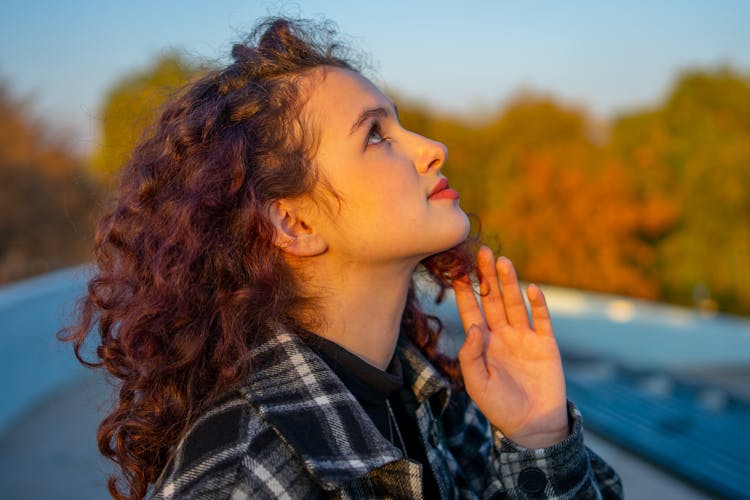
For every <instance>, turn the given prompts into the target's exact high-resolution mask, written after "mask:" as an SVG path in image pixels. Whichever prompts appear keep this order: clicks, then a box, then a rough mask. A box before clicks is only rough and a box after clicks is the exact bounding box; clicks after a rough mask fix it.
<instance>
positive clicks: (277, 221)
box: [268, 199, 328, 257]
mask: <svg viewBox="0 0 750 500" xmlns="http://www.w3.org/2000/svg"><path fill="white" fill-rule="evenodd" d="M308 205H309V203H308V202H304V201H302V200H288V199H282V200H276V201H274V202H273V203H272V204H271V207H270V209H269V214H268V215H269V217H270V219H271V222H272V223H273V226H274V229H275V231H276V234H275V237H274V243H275V245H276V246H277V247H279V248H280V249H281V250H282V251H283V252H285V253H288V254H289V255H294V256H295V257H313V256H315V255H320V254H322V253H324V252H325V251H326V250H327V249H328V245H327V244H326V242H325V240H324V239H323V238H322V237H321V235H319V234H318V233H317V232H316V231H315V228H314V227H313V226H312V225H311V224H310V223H309V222H308V221H307V220H306V219H308V217H307V215H308V211H309V208H308Z"/></svg>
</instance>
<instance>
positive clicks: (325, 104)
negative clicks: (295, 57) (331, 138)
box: [304, 66, 393, 131]
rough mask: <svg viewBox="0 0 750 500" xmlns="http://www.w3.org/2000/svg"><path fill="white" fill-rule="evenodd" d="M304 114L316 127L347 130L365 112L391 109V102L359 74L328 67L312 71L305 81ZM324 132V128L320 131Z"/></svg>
mask: <svg viewBox="0 0 750 500" xmlns="http://www.w3.org/2000/svg"><path fill="white" fill-rule="evenodd" d="M308 84H309V91H308V92H309V94H308V99H307V102H306V103H305V106H304V108H305V112H306V113H307V114H308V115H309V116H310V117H311V118H313V120H314V121H316V122H318V123H324V124H327V125H330V126H335V127H336V128H338V127H339V126H345V127H347V131H348V129H349V127H351V126H352V123H353V121H354V120H356V118H357V117H358V116H359V115H360V114H361V113H362V112H363V111H365V110H367V109H373V108H378V107H383V108H386V109H391V108H392V107H393V104H392V103H391V101H390V100H389V99H388V98H387V97H386V96H385V95H384V94H383V93H382V92H381V91H380V90H379V89H378V88H377V87H376V86H375V85H374V84H373V83H372V82H371V81H370V80H368V79H367V78H365V77H364V76H362V75H361V74H359V73H356V72H354V71H350V70H348V69H343V68H335V67H331V66H326V67H321V68H316V69H315V70H314V71H313V72H312V73H311V75H310V79H309V81H308ZM324 128H327V127H324Z"/></svg>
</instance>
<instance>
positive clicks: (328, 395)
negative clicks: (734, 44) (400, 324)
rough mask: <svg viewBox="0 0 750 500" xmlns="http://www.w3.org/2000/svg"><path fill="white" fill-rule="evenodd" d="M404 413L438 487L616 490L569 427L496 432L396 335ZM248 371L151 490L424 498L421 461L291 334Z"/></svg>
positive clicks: (457, 493) (574, 414) (477, 492)
mask: <svg viewBox="0 0 750 500" xmlns="http://www.w3.org/2000/svg"><path fill="white" fill-rule="evenodd" d="M397 355H398V356H400V357H401V361H402V364H403V372H404V385H405V388H404V389H403V390H402V392H401V397H403V398H404V404H405V407H406V409H407V412H408V413H409V414H411V416H412V417H413V418H415V419H416V422H417V427H418V429H419V432H420V440H421V442H422V443H423V444H424V447H425V451H426V456H427V460H428V462H429V466H430V467H431V468H432V471H433V473H434V476H435V479H436V480H437V483H438V488H439V490H440V492H441V497H442V498H445V499H448V498H451V499H453V498H466V499H478V498H560V499H562V498H592V499H594V498H621V496H622V487H621V485H620V481H619V478H618V476H617V474H616V473H615V472H614V471H613V470H612V469H611V468H610V467H609V466H608V465H607V464H606V463H604V462H603V461H602V460H601V459H600V458H599V457H598V456H597V455H596V454H594V453H593V452H591V451H590V450H588V449H587V448H586V447H585V446H584V445H583V434H582V428H581V418H580V414H579V413H578V410H577V409H576V408H575V407H574V406H573V405H572V404H571V405H570V406H569V410H570V418H571V435H570V436H569V437H568V438H567V439H565V440H564V441H563V442H561V443H558V444H556V445H554V446H552V447H550V448H545V449H538V450H530V449H525V448H522V447H519V446H517V445H515V444H514V443H512V442H511V441H509V440H508V439H506V438H504V437H503V436H502V434H501V433H500V432H499V431H497V430H495V431H492V430H491V428H490V426H489V425H488V423H487V420H486V419H485V418H484V416H483V415H482V414H481V413H480V412H479V410H478V409H477V408H476V406H475V405H474V404H473V403H472V402H471V400H470V399H469V398H468V396H466V394H465V393H461V394H453V395H452V394H451V391H450V388H449V386H448V384H447V382H446V381H445V379H444V378H443V377H442V376H441V375H440V374H439V373H438V372H437V371H436V369H435V368H434V367H433V366H432V365H431V364H430V363H429V362H428V361H427V359H426V358H425V357H424V356H423V355H422V353H421V352H420V351H419V350H418V349H417V348H416V347H415V346H414V345H413V344H411V343H410V342H409V341H408V340H406V339H403V338H402V339H400V341H399V344H398V347H397ZM252 362H253V367H254V369H253V374H252V375H251V378H250V380H248V381H247V383H246V384H245V385H244V386H243V387H241V388H240V389H239V390H237V391H235V392H233V393H232V394H230V395H228V396H227V397H225V398H224V399H222V400H221V401H218V402H217V404H216V405H215V406H213V408H212V409H211V410H209V411H208V412H206V413H205V414H203V415H202V416H201V417H200V418H199V419H197V420H196V422H195V423H194V424H193V425H192V426H191V428H190V430H189V431H188V432H187V433H186V435H185V436H184V437H183V439H182V440H181V442H180V443H179V444H178V446H177V448H176V450H175V452H174V454H173V457H172V459H171V461H170V462H169V464H167V466H166V468H165V469H164V472H163V473H162V476H161V478H160V479H159V481H157V484H156V486H155V487H154V490H153V495H154V498H156V499H168V498H201V499H203V498H216V499H219V498H221V499H233V500H238V499H244V498H288V499H297V498H328V497H332V498H423V494H422V466H421V465H420V464H418V463H416V462H413V461H410V460H408V459H406V458H404V457H403V456H402V453H401V451H400V450H399V449H398V448H396V447H395V446H394V445H393V444H391V443H390V442H389V441H388V440H387V439H385V438H384V437H383V435H382V434H381V433H380V432H379V431H378V430H377V429H376V427H375V425H374V424H373V423H372V421H371V420H370V419H369V417H368V416H367V414H366V413H365V411H364V410H363V409H362V407H361V406H360V405H359V403H357V401H356V400H355V399H354V397H353V396H352V394H351V393H350V392H349V391H348V390H347V389H346V387H345V386H344V385H343V383H342V382H341V381H340V380H339V379H338V378H337V377H336V376H335V375H334V374H333V372H332V371H331V370H330V368H329V367H328V366H327V365H326V364H325V362H323V361H322V360H321V359H320V358H319V357H318V356H317V355H316V354H315V353H314V352H313V351H312V350H310V349H309V348H308V347H307V346H306V345H305V344H304V343H303V342H302V341H301V340H300V339H299V338H298V337H297V336H296V335H293V334H290V333H287V332H283V331H280V332H277V335H275V336H274V337H273V338H272V340H270V341H268V342H266V343H265V344H264V345H262V346H260V347H258V348H257V349H255V350H254V351H253V356H252Z"/></svg>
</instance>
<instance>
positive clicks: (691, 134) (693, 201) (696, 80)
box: [613, 68, 750, 314]
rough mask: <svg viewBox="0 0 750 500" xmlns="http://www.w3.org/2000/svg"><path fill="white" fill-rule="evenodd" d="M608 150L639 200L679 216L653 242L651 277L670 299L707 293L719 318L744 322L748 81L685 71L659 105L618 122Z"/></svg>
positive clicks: (748, 307) (749, 299)
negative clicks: (663, 201)
mask: <svg viewBox="0 0 750 500" xmlns="http://www.w3.org/2000/svg"><path fill="white" fill-rule="evenodd" d="M613 147H614V149H615V150H616V151H617V154H618V155H619V156H620V158H622V159H623V161H625V162H626V163H627V164H628V165H630V166H632V168H633V169H634V171H635V172H637V176H636V177H637V179H638V180H639V186H638V189H639V191H640V192H642V193H653V192H659V193H661V194H663V195H664V196H667V197H669V198H670V199H671V200H673V202H674V203H676V204H677V205H678V206H679V207H680V210H681V213H682V216H681V217H680V221H679V225H678V226H677V228H676V230H675V231H673V232H672V233H671V234H670V235H669V237H667V238H665V239H664V240H663V241H661V242H659V243H658V256H657V257H658V262H657V269H656V272H657V273H658V275H659V278H660V280H661V282H662V286H663V289H664V292H665V294H666V295H667V296H668V297H670V298H671V299H672V300H676V301H679V302H686V303H688V302H691V301H692V300H693V292H694V290H695V289H696V288H699V287H700V288H703V287H705V288H707V289H708V290H709V292H710V293H711V295H712V296H713V298H714V299H716V300H717V302H718V304H719V307H720V308H722V309H724V310H730V311H735V312H743V313H746V314H747V313H750V286H748V283H750V168H748V167H749V166H750V79H749V78H748V76H747V75H743V74H741V73H739V72H737V71H735V70H732V69H729V68H720V69H717V70H713V71H691V72H688V73H685V74H683V75H682V76H681V77H680V78H679V79H678V81H677V82H676V84H675V86H674V88H673V89H672V91H671V92H670V94H669V96H668V97H667V99H666V100H665V102H664V103H663V104H662V105H660V106H658V107H656V108H654V109H649V110H645V111H642V112H639V113H633V114H630V115H628V116H624V117H622V118H621V119H619V120H618V121H617V122H616V123H615V124H614V128H613Z"/></svg>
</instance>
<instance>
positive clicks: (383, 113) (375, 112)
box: [349, 104, 398, 135]
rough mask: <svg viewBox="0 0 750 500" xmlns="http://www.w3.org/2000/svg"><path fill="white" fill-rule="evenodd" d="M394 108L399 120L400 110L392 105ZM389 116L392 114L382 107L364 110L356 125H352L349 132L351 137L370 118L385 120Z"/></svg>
mask: <svg viewBox="0 0 750 500" xmlns="http://www.w3.org/2000/svg"><path fill="white" fill-rule="evenodd" d="M392 106H393V110H394V112H395V113H396V118H398V108H397V107H396V105H395V104H392ZM389 114H390V113H389V111H388V110H387V109H385V108H384V107H382V106H380V107H377V108H371V109H366V110H364V111H363V112H362V113H361V114H360V115H359V116H358V117H357V120H356V121H355V122H354V125H352V128H351V129H350V130H349V135H352V134H353V133H354V132H356V131H357V129H358V128H359V127H361V126H362V124H363V123H365V122H366V121H367V120H369V119H370V118H385V117H387V116H388V115H389Z"/></svg>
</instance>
